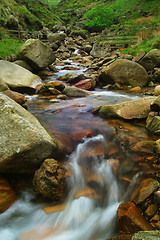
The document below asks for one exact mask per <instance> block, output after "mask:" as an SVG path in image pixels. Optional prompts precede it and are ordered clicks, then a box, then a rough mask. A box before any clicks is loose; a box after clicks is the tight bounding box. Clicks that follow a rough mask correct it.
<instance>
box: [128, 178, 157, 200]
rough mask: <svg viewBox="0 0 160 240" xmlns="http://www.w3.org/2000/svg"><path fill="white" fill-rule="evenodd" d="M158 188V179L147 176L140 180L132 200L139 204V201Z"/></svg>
mask: <svg viewBox="0 0 160 240" xmlns="http://www.w3.org/2000/svg"><path fill="white" fill-rule="evenodd" d="M158 188H159V182H158V181H156V180H154V179H152V178H147V179H145V180H143V181H142V183H141V185H140V189H139V191H138V193H137V195H136V196H135V197H134V199H132V200H134V202H135V203H136V204H140V203H142V202H144V201H145V200H146V199H147V198H148V197H149V196H150V195H151V194H152V193H153V192H155V191H156V190H157V189H158Z"/></svg>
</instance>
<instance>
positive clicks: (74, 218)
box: [0, 135, 122, 240]
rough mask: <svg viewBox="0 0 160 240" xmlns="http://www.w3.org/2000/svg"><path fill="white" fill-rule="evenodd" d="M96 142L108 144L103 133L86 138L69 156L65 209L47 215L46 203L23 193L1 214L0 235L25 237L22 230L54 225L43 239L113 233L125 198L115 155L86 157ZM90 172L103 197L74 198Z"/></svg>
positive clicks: (95, 239) (94, 238)
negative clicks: (67, 191)
mask: <svg viewBox="0 0 160 240" xmlns="http://www.w3.org/2000/svg"><path fill="white" fill-rule="evenodd" d="M97 144H106V142H105V140H104V138H103V136H102V135H98V136H95V137H92V138H86V139H84V141H83V143H80V144H79V145H78V146H77V149H76V150H75V152H74V153H72V154H71V156H70V157H69V160H68V161H69V166H70V168H71V170H72V172H73V176H72V177H71V178H70V180H69V183H68V184H69V186H70V193H69V195H68V197H67V199H66V208H65V210H64V211H61V212H56V213H52V214H49V215H46V214H45V212H44V211H43V210H42V207H44V206H43V204H41V205H36V204H34V203H33V201H31V200H32V198H33V195H32V193H29V192H26V193H23V194H22V197H21V199H20V200H18V201H17V202H16V203H15V204H14V205H13V206H12V207H11V208H10V209H8V210H7V211H6V212H4V213H3V214H1V215H0V222H1V227H0V236H1V239H4V240H18V239H20V240H23V238H22V237H21V238H20V236H21V234H22V233H24V232H27V231H29V230H32V229H38V231H39V233H41V232H42V233H43V231H44V230H45V229H46V226H47V228H48V227H49V228H50V229H53V233H51V234H50V235H47V236H46V237H44V238H43V239H44V240H75V239H76V240H83V239H85V240H106V239H107V238H109V237H110V236H112V234H113V232H114V230H115V220H116V212H117V208H118V206H119V204H120V202H121V201H122V199H120V196H121V194H120V188H119V186H118V183H117V180H116V177H115V176H114V174H113V171H112V166H113V161H114V159H104V156H92V157H89V158H88V157H87V154H88V149H90V150H89V151H91V152H92V147H93V152H94V146H95V145H97ZM89 173H90V174H91V175H92V174H93V175H94V176H95V178H97V179H98V181H97V185H95V187H94V185H93V190H94V191H95V193H96V194H97V195H100V197H93V198H89V197H86V196H85V195H84V196H81V197H79V198H77V199H75V194H76V193H77V192H79V191H80V190H82V189H85V188H87V187H88V186H89V183H88V180H87V178H89V175H88V174H89ZM89 187H90V186H89ZM24 239H25V240H26V238H24ZM33 239H34V240H39V239H38V238H35V237H34V238H33ZM27 240H32V238H29V239H27Z"/></svg>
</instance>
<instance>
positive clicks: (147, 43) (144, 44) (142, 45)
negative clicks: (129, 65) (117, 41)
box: [121, 35, 160, 56]
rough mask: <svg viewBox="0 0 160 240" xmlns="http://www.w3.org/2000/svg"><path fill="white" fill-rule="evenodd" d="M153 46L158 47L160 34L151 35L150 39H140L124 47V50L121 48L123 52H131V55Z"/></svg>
mask: <svg viewBox="0 0 160 240" xmlns="http://www.w3.org/2000/svg"><path fill="white" fill-rule="evenodd" d="M153 48H158V49H160V36H159V35H158V36H153V37H152V38H150V39H147V40H143V41H140V42H139V43H137V44H136V45H134V46H132V47H129V48H126V49H124V50H121V52H122V53H123V54H131V55H133V56H136V55H137V54H138V53H140V52H142V51H144V52H146V53H147V52H149V51H150V50H151V49H153Z"/></svg>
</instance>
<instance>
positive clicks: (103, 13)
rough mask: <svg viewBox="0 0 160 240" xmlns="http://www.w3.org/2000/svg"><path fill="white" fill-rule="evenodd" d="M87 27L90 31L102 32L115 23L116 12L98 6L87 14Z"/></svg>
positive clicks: (104, 6) (109, 8)
mask: <svg viewBox="0 0 160 240" xmlns="http://www.w3.org/2000/svg"><path fill="white" fill-rule="evenodd" d="M85 17H86V19H88V20H87V21H85V27H86V28H87V29H88V30H89V31H101V30H102V29H104V28H105V27H110V26H111V24H112V23H113V19H114V12H113V10H112V9H111V7H108V6H106V5H104V4H103V5H97V6H95V7H94V8H92V9H91V10H89V11H88V12H87V13H86V16H85Z"/></svg>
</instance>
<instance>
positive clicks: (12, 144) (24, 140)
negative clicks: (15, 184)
mask: <svg viewBox="0 0 160 240" xmlns="http://www.w3.org/2000/svg"><path fill="white" fill-rule="evenodd" d="M0 112H1V118H0V126H1V128H0V172H1V173H33V172H34V171H35V170H36V169H37V168H38V167H39V166H40V164H41V163H42V161H43V160H44V159H45V158H47V157H49V156H53V157H54V156H56V155H57V154H58V153H59V151H60V149H61V147H60V144H59V143H58V142H57V140H56V139H54V138H53V137H52V136H51V135H50V134H49V133H48V132H47V131H46V130H45V129H44V128H43V127H42V125H41V124H40V123H39V121H38V120H37V119H36V118H35V117H34V116H33V115H32V114H31V113H29V112H28V111H27V110H25V109H24V108H23V107H21V106H20V105H19V104H18V103H16V102H15V101H14V100H12V99H11V98H9V97H8V96H6V95H5V94H3V93H0Z"/></svg>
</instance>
